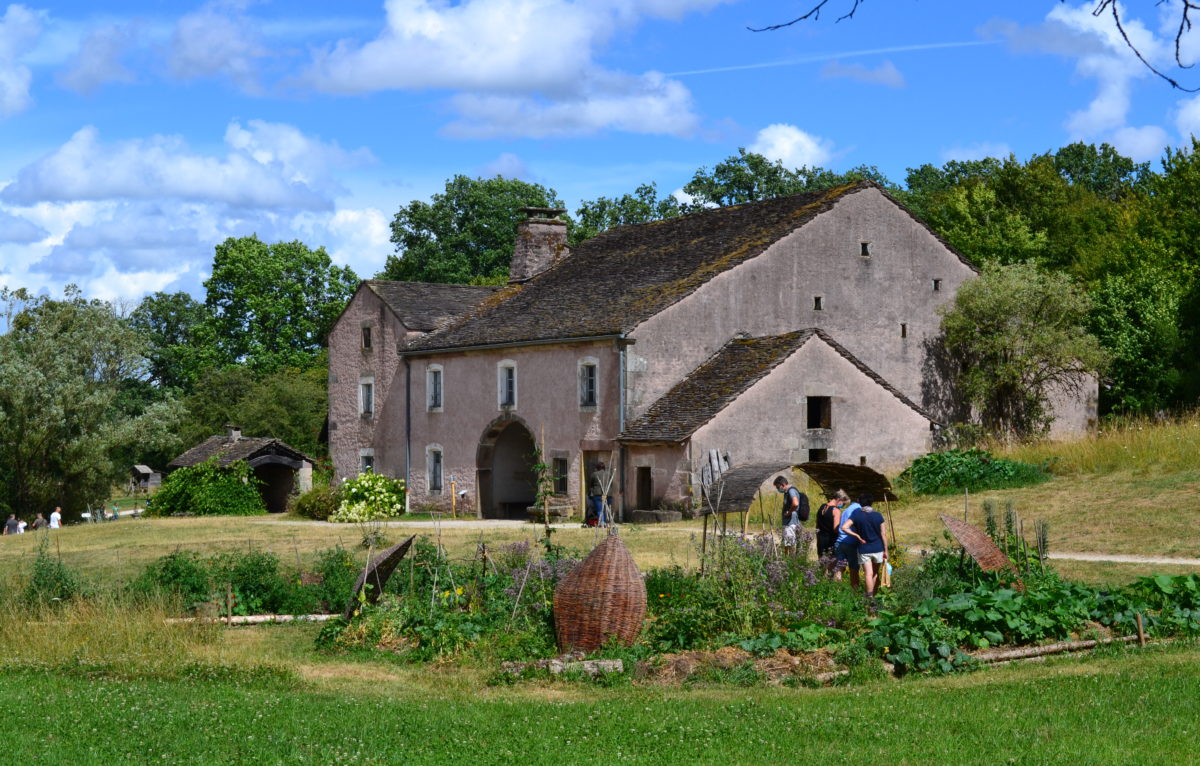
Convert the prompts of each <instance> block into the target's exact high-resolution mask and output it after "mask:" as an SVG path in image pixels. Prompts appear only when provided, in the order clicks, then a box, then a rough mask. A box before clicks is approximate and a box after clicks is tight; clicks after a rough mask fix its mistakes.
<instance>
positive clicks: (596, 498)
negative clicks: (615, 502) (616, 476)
mask: <svg viewBox="0 0 1200 766" xmlns="http://www.w3.org/2000/svg"><path fill="white" fill-rule="evenodd" d="M611 488H612V473H611V472H610V471H609V470H608V466H606V465H605V464H604V461H603V460H598V461H596V470H594V471H592V486H591V500H592V513H593V514H595V516H596V521H597V523H598V524H599V525H600V526H602V527H607V526H608V523H609V519H608V510H609V509H610V508H611V507H612V496H611V495H609V494H608V492H609V490H610V489H611ZM606 501H607V502H606Z"/></svg>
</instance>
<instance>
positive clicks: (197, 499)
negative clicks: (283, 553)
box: [146, 458, 267, 516]
mask: <svg viewBox="0 0 1200 766" xmlns="http://www.w3.org/2000/svg"><path fill="white" fill-rule="evenodd" d="M259 484H260V482H259V481H258V480H257V479H256V478H254V474H253V472H252V471H251V470H250V465H249V464H248V463H246V462H245V461H244V460H238V461H236V462H234V463H231V464H230V465H228V466H226V467H224V468H222V467H220V466H218V465H217V461H216V458H209V459H208V460H206V461H204V462H203V463H201V464H199V465H194V466H187V467H184V468H177V469H175V470H174V471H172V472H171V473H170V474H168V475H167V477H166V478H165V479H163V482H162V486H160V487H159V488H158V492H157V493H155V495H154V496H153V497H152V498H150V500H149V501H147V503H146V515H148V516H172V515H175V514H195V515H197V516H222V515H229V516H249V515H253V514H259V513H266V512H267V507H266V505H264V504H263V500H262V496H261V495H260V494H259V493H258V485H259Z"/></svg>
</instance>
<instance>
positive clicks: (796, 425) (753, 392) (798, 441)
mask: <svg viewBox="0 0 1200 766" xmlns="http://www.w3.org/2000/svg"><path fill="white" fill-rule="evenodd" d="M810 396H828V397H830V398H831V399H832V418H831V421H830V425H831V428H829V429H828V430H826V429H816V430H809V429H808V428H807V427H806V426H807V421H806V419H807V402H808V397H810ZM930 446H931V445H930V431H929V421H928V420H927V419H925V418H924V417H922V416H921V415H920V414H919V413H918V412H916V411H915V410H913V409H912V408H911V407H909V406H908V405H907V404H905V403H903V402H902V401H900V400H899V399H897V398H896V397H895V396H894V395H893V394H892V393H891V392H889V391H888V390H887V389H885V388H883V387H882V386H880V385H878V384H877V383H876V382H875V381H874V380H871V378H869V377H868V376H867V375H865V374H864V373H863V372H862V371H861V370H859V369H858V368H857V367H855V366H854V365H853V364H851V363H850V362H849V360H847V359H846V358H845V357H843V356H842V355H841V354H839V353H838V352H837V351H835V350H834V349H832V348H831V347H830V346H829V345H827V344H826V343H825V342H824V341H823V340H821V339H820V338H817V337H814V338H811V339H810V340H809V341H808V342H807V343H805V344H804V345H803V346H802V347H800V349H799V350H797V351H796V352H795V353H794V354H792V356H791V357H789V358H788V359H787V360H785V361H784V362H783V363H782V364H780V365H779V366H778V367H776V368H775V369H774V370H772V371H771V373H770V374H768V375H767V376H766V377H764V378H763V379H762V380H760V381H758V383H757V384H755V385H754V386H752V387H751V388H750V390H749V391H747V392H745V393H744V394H742V395H741V396H739V397H738V398H737V400H736V401H734V402H733V404H731V405H729V406H728V407H726V408H725V409H724V410H722V411H721V412H720V413H719V414H718V415H717V416H716V417H715V418H713V419H712V420H710V421H709V422H708V423H707V424H706V425H704V426H702V427H701V428H700V429H699V430H697V431H696V433H695V434H693V435H692V450H693V451H694V452H695V453H696V454H703V453H705V452H706V451H707V450H709V449H717V450H719V451H721V452H722V453H725V452H728V453H729V457H730V462H731V463H732V464H733V465H738V464H739V463H749V462H759V461H765V462H779V463H803V462H805V461H807V460H808V459H809V456H808V450H809V449H811V448H819V449H820V448H823V449H827V450H828V460H829V461H830V462H835V463H851V464H854V465H858V464H859V463H860V462H861V460H862V458H864V457H865V458H866V464H867V465H869V466H871V467H872V468H874V469H876V470H878V471H882V472H884V473H889V472H894V471H898V470H900V469H902V468H903V467H904V466H905V465H907V464H908V462H909V461H910V460H911V459H912V458H914V457H917V456H919V455H923V454H925V453H926V452H928V451H929V449H930Z"/></svg>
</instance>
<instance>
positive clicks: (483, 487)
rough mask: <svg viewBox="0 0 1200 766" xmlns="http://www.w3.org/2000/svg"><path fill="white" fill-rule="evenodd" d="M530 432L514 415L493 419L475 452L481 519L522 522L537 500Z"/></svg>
mask: <svg viewBox="0 0 1200 766" xmlns="http://www.w3.org/2000/svg"><path fill="white" fill-rule="evenodd" d="M535 448H536V443H535V442H534V440H533V432H532V431H531V430H530V429H529V426H528V424H526V423H525V421H524V420H522V419H521V418H519V417H516V416H515V415H506V416H504V417H500V418H496V419H495V420H493V421H492V422H491V423H490V424H489V425H488V427H487V428H485V429H484V431H483V437H482V438H480V440H479V448H478V450H476V453H475V469H476V483H475V486H476V487H477V490H476V491H477V492H478V494H479V512H480V515H481V516H483V517H484V518H485V519H524V518H525V509H526V508H527V507H529V506H531V505H533V504H534V502H535V501H536V499H537V476H536V475H534V472H533V463H534V457H533V453H534V449H535Z"/></svg>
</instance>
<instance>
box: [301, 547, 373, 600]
mask: <svg viewBox="0 0 1200 766" xmlns="http://www.w3.org/2000/svg"><path fill="white" fill-rule="evenodd" d="M316 570H317V573H318V574H320V575H321V583H320V584H319V585H316V586H314V588H313V590H314V595H315V596H316V598H317V600H318V601H320V602H321V605H322V606H323V607H324V609H325V611H326V612H340V611H342V610H343V609H345V608H346V602H347V601H349V600H350V594H351V592H353V591H354V583H355V581H357V580H358V573H359V572H360V571H362V567H360V566H359V565H358V562H356V561H355V560H354V557H353V556H351V555H350V552H349V551H347V550H346V549H345V548H343V547H342V546H340V545H339V546H337V547H336V548H330V549H329V550H325V551H321V552H320V553H319V554H317V567H316Z"/></svg>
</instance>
